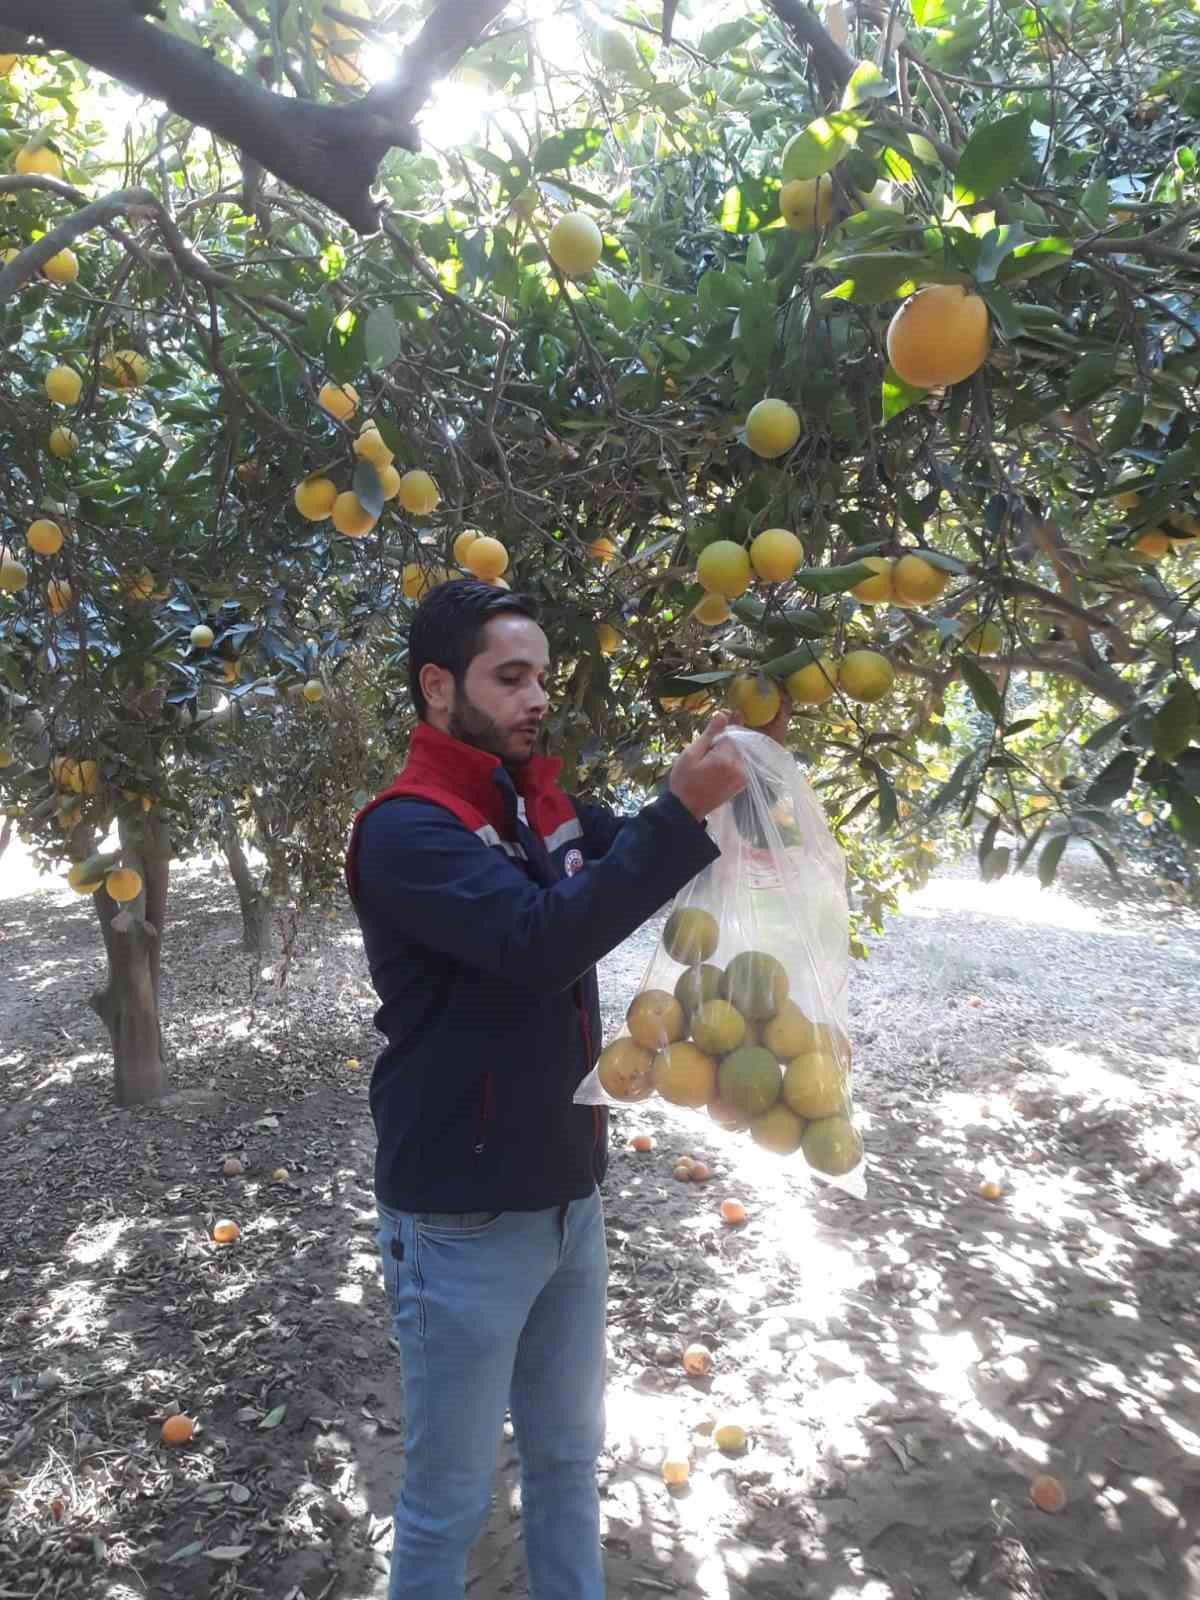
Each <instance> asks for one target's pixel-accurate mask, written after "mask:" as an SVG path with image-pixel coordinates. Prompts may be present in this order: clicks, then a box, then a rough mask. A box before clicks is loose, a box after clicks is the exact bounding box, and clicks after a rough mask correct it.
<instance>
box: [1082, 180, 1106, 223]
mask: <svg viewBox="0 0 1200 1600" xmlns="http://www.w3.org/2000/svg"><path fill="white" fill-rule="evenodd" d="M1080 205H1081V206H1082V208H1083V214H1084V216H1085V217H1086V218H1087V219H1088V221H1089V222H1090V223H1091V224H1092V226H1093V227H1096V228H1102V227H1103V226H1104V224H1105V223H1106V222H1107V221H1108V180H1107V179H1106V178H1093V179H1092V181H1091V183H1089V184H1088V186H1087V188H1086V189H1085V190H1084V191H1083V199H1082V200H1081V201H1080Z"/></svg>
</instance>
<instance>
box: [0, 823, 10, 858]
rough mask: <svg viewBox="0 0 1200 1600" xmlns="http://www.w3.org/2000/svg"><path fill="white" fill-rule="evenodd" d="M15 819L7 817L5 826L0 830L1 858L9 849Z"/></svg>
mask: <svg viewBox="0 0 1200 1600" xmlns="http://www.w3.org/2000/svg"><path fill="white" fill-rule="evenodd" d="M12 830H13V819H12V818H11V817H5V819H4V826H3V827H2V828H0V856H2V855H3V854H4V852H5V851H6V850H7V849H8V842H9V840H10V839H11V838H12Z"/></svg>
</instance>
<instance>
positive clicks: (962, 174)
mask: <svg viewBox="0 0 1200 1600" xmlns="http://www.w3.org/2000/svg"><path fill="white" fill-rule="evenodd" d="M1029 120H1030V119H1029V113H1028V112H1027V111H1014V112H1013V113H1012V115H1011V116H1007V117H1001V118H1000V119H999V121H997V122H989V123H985V125H984V126H983V127H982V128H977V129H976V130H975V132H974V133H973V134H972V135H971V137H970V138H969V139H968V140H967V142H966V144H965V145H964V146H963V152H962V155H961V156H960V158H959V162H958V171H957V172H956V173H955V174H954V199H955V202H956V203H957V204H958V205H970V204H971V203H972V202H973V201H976V200H986V199H987V198H988V196H989V195H991V194H995V192H996V190H997V189H999V188H1000V187H1001V185H1002V184H1005V183H1008V182H1009V181H1010V180H1011V179H1013V178H1015V177H1016V176H1017V174H1018V173H1019V172H1020V171H1021V169H1022V167H1023V166H1024V165H1025V163H1026V162H1027V161H1031V160H1032V159H1033V148H1032V146H1031V144H1030V142H1029Z"/></svg>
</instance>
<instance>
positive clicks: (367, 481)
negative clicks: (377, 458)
mask: <svg viewBox="0 0 1200 1600" xmlns="http://www.w3.org/2000/svg"><path fill="white" fill-rule="evenodd" d="M351 481H352V483H353V485H354V492H355V494H356V495H357V496H358V499H359V503H360V505H361V506H362V508H363V510H364V511H369V512H370V513H371V515H372V516H373V517H377V516H379V514H380V512H381V511H382V510H383V485H382V483H380V481H379V474H378V472H376V470H375V468H374V467H373V466H372V464H371V463H370V462H369V461H360V462H359V463H358V465H357V466H356V467H355V469H354V477H353V479H352V480H351Z"/></svg>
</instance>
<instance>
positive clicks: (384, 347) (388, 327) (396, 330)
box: [364, 306, 404, 372]
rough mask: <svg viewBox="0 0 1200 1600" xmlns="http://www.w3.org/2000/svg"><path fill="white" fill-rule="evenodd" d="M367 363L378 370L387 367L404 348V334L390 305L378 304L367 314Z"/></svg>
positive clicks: (365, 340) (365, 338) (365, 339)
mask: <svg viewBox="0 0 1200 1600" xmlns="http://www.w3.org/2000/svg"><path fill="white" fill-rule="evenodd" d="M364 346H365V350H366V358H367V365H368V366H369V367H371V368H372V369H373V370H374V371H376V372H378V371H379V369H380V367H386V366H387V365H388V364H389V363H390V362H392V361H395V359H396V357H397V356H398V355H399V354H400V352H401V350H403V348H404V335H403V334H402V333H401V332H400V324H399V323H398V322H397V321H396V315H395V313H394V312H393V310H392V308H391V307H390V306H376V307H375V308H374V310H372V311H370V312H368V314H367V327H366V333H365V335H364Z"/></svg>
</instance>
